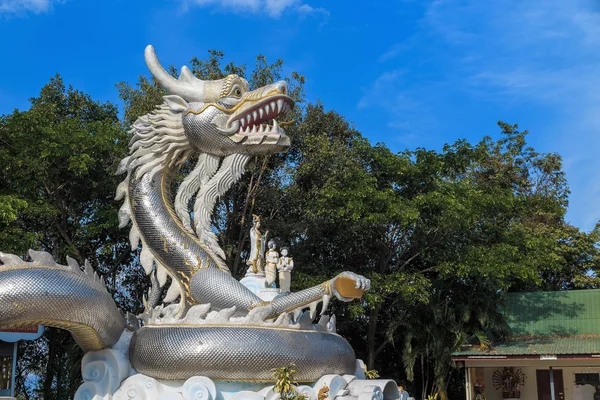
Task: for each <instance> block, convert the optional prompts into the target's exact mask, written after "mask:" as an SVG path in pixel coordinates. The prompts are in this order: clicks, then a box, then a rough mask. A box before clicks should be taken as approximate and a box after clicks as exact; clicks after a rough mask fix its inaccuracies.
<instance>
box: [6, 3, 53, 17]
mask: <svg viewBox="0 0 600 400" xmlns="http://www.w3.org/2000/svg"><path fill="white" fill-rule="evenodd" d="M52 3H53V1H52V0H0V14H13V15H21V14H25V13H27V12H32V13H35V14H41V13H46V12H48V11H50V10H51V9H52Z"/></svg>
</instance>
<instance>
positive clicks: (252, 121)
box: [145, 45, 294, 157]
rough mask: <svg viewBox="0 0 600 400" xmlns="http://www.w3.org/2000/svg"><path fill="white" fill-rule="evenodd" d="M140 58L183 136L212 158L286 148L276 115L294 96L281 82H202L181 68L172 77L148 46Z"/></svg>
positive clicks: (236, 78) (281, 113) (228, 79)
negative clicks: (176, 115) (254, 84)
mask: <svg viewBox="0 0 600 400" xmlns="http://www.w3.org/2000/svg"><path fill="white" fill-rule="evenodd" d="M145 58H146V64H147V65H148V68H149V69H150V71H151V72H152V75H154V77H155V78H156V79H157V80H158V82H159V83H160V84H161V85H162V86H163V87H164V88H165V89H166V90H167V92H168V93H169V95H168V96H165V97H164V100H165V102H166V104H167V105H168V106H169V107H170V109H171V111H172V112H174V113H180V114H181V116H182V121H183V127H184V131H185V135H186V137H187V139H188V140H189V142H190V144H191V145H192V146H193V147H194V148H195V149H196V150H198V151H200V152H202V153H207V154H212V155H215V156H218V157H225V156H228V155H230V154H234V153H241V154H247V155H251V156H255V155H266V154H272V153H278V152H285V151H287V149H288V147H289V146H290V139H289V137H288V136H286V134H285V130H284V129H283V127H282V126H281V125H280V124H278V122H277V118H280V117H285V116H286V114H288V113H289V112H290V110H291V109H292V107H293V106H294V101H293V100H292V99H291V98H290V97H289V96H288V89H287V84H286V83H285V82H284V81H280V82H276V83H273V84H270V85H266V86H263V87H260V88H258V89H255V90H250V89H249V85H248V82H247V81H246V80H245V79H243V78H241V77H239V76H237V75H229V76H227V77H225V78H224V79H219V80H214V81H203V80H200V79H198V78H196V77H195V76H194V75H193V74H192V72H191V71H190V70H189V69H188V68H187V67H183V68H182V69H181V73H180V76H179V78H178V79H175V78H174V77H172V76H171V75H170V74H168V73H167V72H166V71H165V70H164V68H162V66H161V65H160V62H159V61H158V58H157V57H156V53H155V52H154V48H153V47H152V46H150V45H149V46H148V47H146V51H145Z"/></svg>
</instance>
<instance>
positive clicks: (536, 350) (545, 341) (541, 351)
mask: <svg viewBox="0 0 600 400" xmlns="http://www.w3.org/2000/svg"><path fill="white" fill-rule="evenodd" d="M559 354H600V335H577V336H528V337H524V336H521V337H513V338H512V339H511V340H510V342H509V343H503V344H499V345H495V346H492V347H491V348H490V349H487V350H481V349H479V347H477V346H474V347H464V348H463V349H462V350H461V351H457V352H454V353H453V354H452V356H453V357H461V356H488V355H489V356H524V355H559Z"/></svg>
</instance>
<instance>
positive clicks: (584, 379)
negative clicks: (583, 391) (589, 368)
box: [575, 372, 600, 387]
mask: <svg viewBox="0 0 600 400" xmlns="http://www.w3.org/2000/svg"><path fill="white" fill-rule="evenodd" d="M575 385H592V386H593V387H598V386H600V374H599V373H598V372H594V373H589V374H588V373H586V374H575Z"/></svg>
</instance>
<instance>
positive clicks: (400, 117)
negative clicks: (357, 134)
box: [357, 69, 438, 145]
mask: <svg viewBox="0 0 600 400" xmlns="http://www.w3.org/2000/svg"><path fill="white" fill-rule="evenodd" d="M409 80H410V73H409V71H408V70H401V69H397V70H393V71H389V72H384V73H383V74H381V75H380V76H379V77H378V78H377V79H376V80H375V82H373V84H371V85H370V86H369V87H367V88H364V89H363V95H362V97H361V98H360V100H359V101H358V104H357V108H358V109H359V110H365V109H368V108H379V109H381V110H384V111H385V112H386V113H387V115H388V118H389V121H388V122H387V124H386V125H387V126H388V127H390V128H394V129H397V130H398V131H399V132H401V134H400V135H398V136H396V138H395V141H396V142H397V143H398V144H402V145H414V144H415V140H416V139H418V138H419V134H420V133H422V132H423V131H432V130H434V129H435V126H436V125H437V123H438V121H437V118H435V115H434V114H433V112H432V111H431V108H430V106H429V105H428V103H427V101H426V100H425V99H424V96H423V92H424V91H427V90H426V89H425V88H424V87H422V86H421V87H419V88H418V90H416V89H415V88H414V87H411V85H410V84H409ZM423 89H425V90H423Z"/></svg>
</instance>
